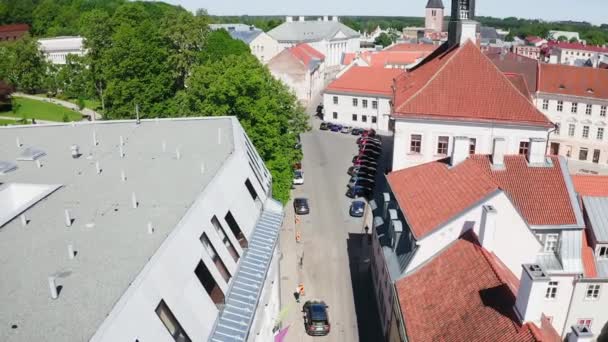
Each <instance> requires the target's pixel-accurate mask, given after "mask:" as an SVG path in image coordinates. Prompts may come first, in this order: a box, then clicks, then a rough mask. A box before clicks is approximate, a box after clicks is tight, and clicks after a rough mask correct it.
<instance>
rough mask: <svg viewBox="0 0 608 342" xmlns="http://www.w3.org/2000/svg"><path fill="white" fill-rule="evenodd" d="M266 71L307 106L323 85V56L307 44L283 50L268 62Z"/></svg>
mask: <svg viewBox="0 0 608 342" xmlns="http://www.w3.org/2000/svg"><path fill="white" fill-rule="evenodd" d="M268 69H270V72H271V73H272V75H273V76H274V77H276V78H277V79H279V80H281V81H283V83H285V84H286V85H287V86H288V87H289V88H290V89H291V90H292V91H293V92H294V94H295V95H296V97H297V98H298V100H300V101H301V102H302V103H303V104H308V103H309V101H311V100H312V98H313V96H315V94H318V93H319V92H320V91H321V90H322V89H323V86H324V85H325V55H323V54H322V53H321V52H319V51H317V50H315V49H314V48H313V47H312V46H310V45H308V44H298V45H296V46H293V47H290V48H287V49H285V50H283V51H282V52H281V53H279V54H278V55H276V56H274V57H273V58H272V59H271V60H270V61H269V62H268Z"/></svg>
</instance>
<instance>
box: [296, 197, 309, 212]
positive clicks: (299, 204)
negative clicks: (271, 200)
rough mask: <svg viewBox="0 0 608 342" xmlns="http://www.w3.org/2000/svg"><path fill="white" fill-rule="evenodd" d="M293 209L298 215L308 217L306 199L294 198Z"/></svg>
mask: <svg viewBox="0 0 608 342" xmlns="http://www.w3.org/2000/svg"><path fill="white" fill-rule="evenodd" d="M293 209H294V210H295V212H296V214H298V215H308V214H309V213H310V208H309V207H308V199H307V198H303V197H298V198H294V200H293Z"/></svg>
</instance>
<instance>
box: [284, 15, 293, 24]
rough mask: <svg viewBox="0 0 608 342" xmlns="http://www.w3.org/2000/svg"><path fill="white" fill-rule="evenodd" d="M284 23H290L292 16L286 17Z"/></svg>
mask: <svg viewBox="0 0 608 342" xmlns="http://www.w3.org/2000/svg"><path fill="white" fill-rule="evenodd" d="M285 22H286V23H291V22H293V17H292V16H290V15H288V16H286V17H285Z"/></svg>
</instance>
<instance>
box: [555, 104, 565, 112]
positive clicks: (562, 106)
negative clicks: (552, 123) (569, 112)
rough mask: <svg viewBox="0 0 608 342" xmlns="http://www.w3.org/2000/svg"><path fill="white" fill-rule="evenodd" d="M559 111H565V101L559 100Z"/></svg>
mask: <svg viewBox="0 0 608 342" xmlns="http://www.w3.org/2000/svg"><path fill="white" fill-rule="evenodd" d="M557 111H558V112H563V111H564V101H557Z"/></svg>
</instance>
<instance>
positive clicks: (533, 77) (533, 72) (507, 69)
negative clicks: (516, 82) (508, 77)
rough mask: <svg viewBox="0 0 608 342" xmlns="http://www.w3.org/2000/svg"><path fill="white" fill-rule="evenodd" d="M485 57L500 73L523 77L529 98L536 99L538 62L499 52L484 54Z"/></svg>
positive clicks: (510, 53)
mask: <svg viewBox="0 0 608 342" xmlns="http://www.w3.org/2000/svg"><path fill="white" fill-rule="evenodd" d="M485 55H486V56H488V58H489V59H490V60H491V61H492V63H494V65H496V66H497V67H498V69H500V71H502V72H503V73H510V74H520V75H522V76H523V77H524V79H525V82H526V87H528V90H529V91H530V96H532V97H536V89H537V77H538V65H539V63H538V61H537V60H534V59H531V58H527V57H523V56H518V55H516V54H514V53H512V52H507V51H503V50H499V51H496V52H491V51H489V52H486V53H485Z"/></svg>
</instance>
